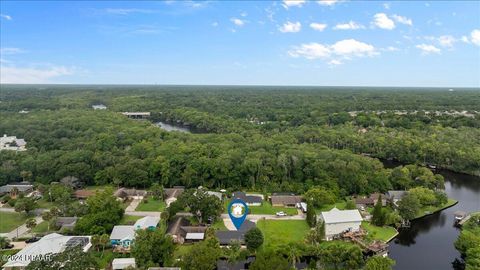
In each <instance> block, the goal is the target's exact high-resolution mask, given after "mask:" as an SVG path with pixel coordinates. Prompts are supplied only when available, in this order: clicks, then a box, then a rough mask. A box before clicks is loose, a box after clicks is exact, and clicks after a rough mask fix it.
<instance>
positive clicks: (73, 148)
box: [0, 85, 480, 195]
mask: <svg viewBox="0 0 480 270" xmlns="http://www.w3.org/2000/svg"><path fill="white" fill-rule="evenodd" d="M0 100H1V102H0V118H1V121H0V133H2V134H4V133H5V134H9V135H16V136H17V137H19V138H25V140H26V141H27V143H28V145H27V148H28V151H26V152H18V153H15V152H10V151H1V152H0V162H1V168H0V184H3V183H6V182H12V181H18V180H21V179H22V178H24V176H25V175H29V178H32V179H26V180H36V181H39V182H42V183H49V182H52V181H58V180H59V179H61V178H62V177H65V176H70V175H72V176H76V177H79V178H80V179H82V180H84V181H86V182H87V183H88V184H106V183H113V184H116V185H125V186H136V187H147V186H150V185H151V184H152V183H154V182H159V183H161V184H163V185H165V186H173V185H186V186H188V187H195V186H198V185H202V186H206V187H212V188H220V187H225V188H239V187H243V188H248V189H262V190H265V191H278V190H285V191H296V192H303V191H306V190H307V189H308V188H310V187H313V186H324V187H327V188H329V189H331V190H335V191H336V192H337V194H338V195H346V194H366V193H370V192H374V191H385V190H387V189H390V188H403V189H406V188H411V187H413V186H415V185H416V184H415V181H410V182H408V181H407V183H408V184H402V183H406V182H405V181H403V182H399V181H397V180H396V178H395V176H394V175H393V176H392V170H390V169H385V168H383V165H382V163H381V162H380V161H379V160H377V159H375V158H371V157H369V156H373V157H378V158H383V159H396V160H399V161H401V162H403V163H406V164H418V165H436V166H438V167H442V168H447V169H452V170H455V171H459V172H465V173H470V174H477V175H478V174H480V129H479V127H480V114H479V112H480V105H479V104H480V91H478V89H455V90H454V91H448V89H410V88H407V89H399V88H394V89H380V88H368V89H365V88H335V87H333V88H313V87H295V88H291V87H290V88H289V87H222V86H215V87H209V86H198V87H197V86H195V87H194V86H59V85H55V86H48V85H41V86H31V85H29V86H22V85H2V86H1V91H0ZM93 104H105V105H106V106H107V107H108V109H107V110H105V111H103V110H93V109H92V108H91V105H93ZM21 110H26V111H29V113H23V114H20V113H19V111H21ZM124 111H149V112H151V113H152V117H151V121H153V122H155V121H158V120H162V121H172V122H180V123H183V124H187V125H190V126H193V127H196V128H198V129H199V130H201V131H203V134H185V133H179V132H166V131H164V130H162V129H160V128H158V127H156V126H154V125H152V122H151V121H135V120H131V119H128V118H127V117H125V116H123V115H122V114H120V113H119V112H124ZM415 170H416V169H415ZM22 171H23V172H32V174H28V173H23V174H22V173H21V172H22ZM22 175H23V177H22ZM30 175H31V176H30ZM406 177H410V178H412V180H415V179H414V178H416V177H418V175H415V177H414V175H413V174H411V175H410V176H406ZM425 177H433V176H425Z"/></svg>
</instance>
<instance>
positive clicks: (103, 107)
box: [92, 104, 107, 110]
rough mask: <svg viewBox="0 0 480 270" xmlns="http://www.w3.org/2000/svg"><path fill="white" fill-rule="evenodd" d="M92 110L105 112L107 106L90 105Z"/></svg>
mask: <svg viewBox="0 0 480 270" xmlns="http://www.w3.org/2000/svg"><path fill="white" fill-rule="evenodd" d="M92 108H93V109H94V110H106V109H107V106H105V105H103V104H95V105H92Z"/></svg>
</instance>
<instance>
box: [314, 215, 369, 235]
mask: <svg viewBox="0 0 480 270" xmlns="http://www.w3.org/2000/svg"><path fill="white" fill-rule="evenodd" d="M319 219H320V220H322V221H323V222H325V238H326V239H327V240H332V239H333V238H334V236H336V235H339V234H341V233H344V232H357V231H359V230H360V225H361V224H362V221H363V218H362V216H361V215H360V212H359V211H358V210H338V209H337V208H333V209H332V210H330V211H328V212H322V213H321V215H320V216H319Z"/></svg>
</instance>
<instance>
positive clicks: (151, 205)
mask: <svg viewBox="0 0 480 270" xmlns="http://www.w3.org/2000/svg"><path fill="white" fill-rule="evenodd" d="M165 207H166V204H165V202H164V201H162V200H154V199H152V198H148V201H147V202H145V200H142V202H141V203H140V204H139V205H138V206H137V208H136V209H135V211H152V212H158V211H163V210H165Z"/></svg>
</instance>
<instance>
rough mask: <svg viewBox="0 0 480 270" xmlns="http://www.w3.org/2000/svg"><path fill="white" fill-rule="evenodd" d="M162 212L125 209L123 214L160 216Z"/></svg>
mask: <svg viewBox="0 0 480 270" xmlns="http://www.w3.org/2000/svg"><path fill="white" fill-rule="evenodd" d="M161 214H162V212H153V211H148V212H147V211H144V212H141V211H128V212H127V211H125V215H129V216H139V217H160V215H161Z"/></svg>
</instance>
